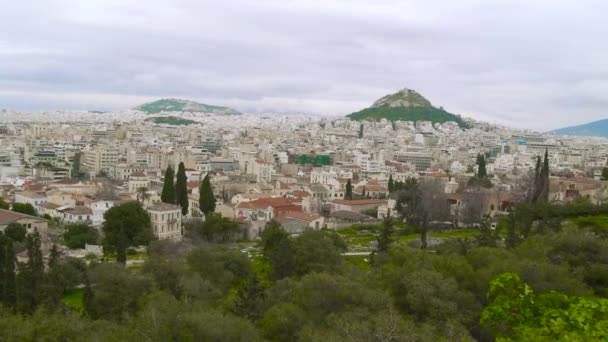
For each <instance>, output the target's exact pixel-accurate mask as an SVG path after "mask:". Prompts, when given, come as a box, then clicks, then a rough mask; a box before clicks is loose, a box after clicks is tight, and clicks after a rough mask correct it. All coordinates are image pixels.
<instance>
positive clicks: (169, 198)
mask: <svg viewBox="0 0 608 342" xmlns="http://www.w3.org/2000/svg"><path fill="white" fill-rule="evenodd" d="M160 200H161V201H162V202H163V203H170V204H175V172H174V171H173V168H171V166H168V167H167V171H165V181H164V183H163V191H162V192H161V195H160Z"/></svg>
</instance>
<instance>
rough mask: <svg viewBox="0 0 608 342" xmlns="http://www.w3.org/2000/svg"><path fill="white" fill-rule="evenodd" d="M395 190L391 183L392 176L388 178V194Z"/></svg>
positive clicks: (393, 183)
mask: <svg viewBox="0 0 608 342" xmlns="http://www.w3.org/2000/svg"><path fill="white" fill-rule="evenodd" d="M394 190H395V182H394V181H393V175H392V174H391V175H390V176H389V177H388V192H389V193H392V192H393V191H394Z"/></svg>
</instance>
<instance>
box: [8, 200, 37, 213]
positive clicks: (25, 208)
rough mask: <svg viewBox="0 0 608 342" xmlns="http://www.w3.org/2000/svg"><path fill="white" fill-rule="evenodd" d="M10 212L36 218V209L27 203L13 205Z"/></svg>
mask: <svg viewBox="0 0 608 342" xmlns="http://www.w3.org/2000/svg"><path fill="white" fill-rule="evenodd" d="M12 210H13V211H15V212H18V213H22V214H27V215H32V216H36V209H35V208H34V206H33V205H31V204H29V203H13V209H12Z"/></svg>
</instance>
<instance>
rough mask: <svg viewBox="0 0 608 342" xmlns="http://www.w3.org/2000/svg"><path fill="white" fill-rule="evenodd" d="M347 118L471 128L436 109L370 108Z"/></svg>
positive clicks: (456, 117) (456, 118) (459, 118)
mask: <svg viewBox="0 0 608 342" xmlns="http://www.w3.org/2000/svg"><path fill="white" fill-rule="evenodd" d="M347 116H348V117H349V118H351V119H352V120H357V121H361V120H370V121H379V120H381V119H387V120H389V121H395V120H401V121H430V122H432V123H434V124H435V123H444V122H448V121H453V122H456V123H457V124H458V126H460V127H461V128H468V127H469V126H468V124H467V123H466V122H465V121H464V120H463V119H462V118H461V117H460V116H458V115H454V114H451V113H448V112H446V111H445V110H443V109H438V108H435V107H389V106H382V107H369V108H365V109H363V110H361V111H358V112H355V113H352V114H349V115H347Z"/></svg>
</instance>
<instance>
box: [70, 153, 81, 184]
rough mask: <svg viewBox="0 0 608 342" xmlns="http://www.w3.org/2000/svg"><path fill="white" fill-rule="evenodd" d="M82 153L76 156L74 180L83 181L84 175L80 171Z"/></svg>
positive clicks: (73, 165)
mask: <svg viewBox="0 0 608 342" xmlns="http://www.w3.org/2000/svg"><path fill="white" fill-rule="evenodd" d="M80 154H81V153H80V152H76V154H74V161H73V162H72V178H74V179H82V173H81V171H80Z"/></svg>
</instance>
